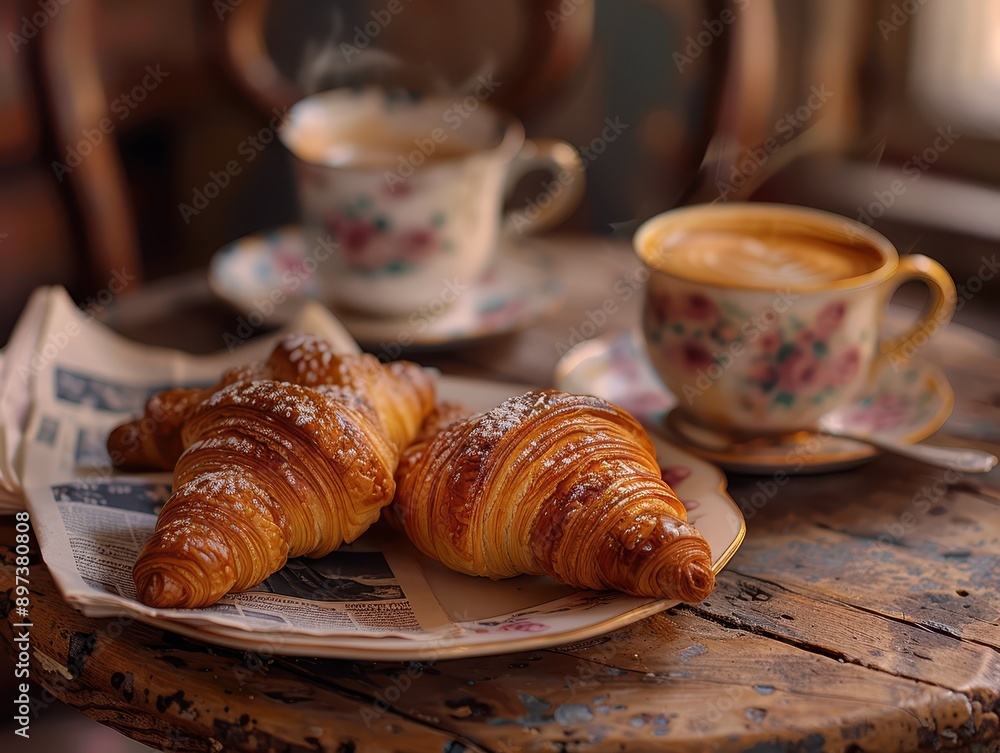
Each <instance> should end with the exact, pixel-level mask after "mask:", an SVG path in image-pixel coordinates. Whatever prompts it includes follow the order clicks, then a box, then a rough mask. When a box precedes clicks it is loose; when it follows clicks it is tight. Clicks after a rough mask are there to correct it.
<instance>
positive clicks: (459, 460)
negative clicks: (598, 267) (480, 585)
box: [396, 390, 715, 602]
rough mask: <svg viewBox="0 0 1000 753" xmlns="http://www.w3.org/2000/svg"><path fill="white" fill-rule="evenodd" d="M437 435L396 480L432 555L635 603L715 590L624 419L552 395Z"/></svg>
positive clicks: (598, 406)
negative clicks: (626, 596) (621, 595)
mask: <svg viewBox="0 0 1000 753" xmlns="http://www.w3.org/2000/svg"><path fill="white" fill-rule="evenodd" d="M429 423H431V424H433V425H432V427H431V429H430V430H425V432H424V436H423V437H422V440H421V441H418V442H417V443H416V444H414V445H413V446H412V447H411V448H410V449H408V450H407V452H406V453H404V456H403V459H402V461H401V463H400V466H399V469H398V470H397V473H396V482H397V491H396V506H397V507H396V515H397V517H398V520H399V522H400V523H401V525H402V527H403V529H404V530H405V531H406V533H407V534H408V536H409V537H410V539H411V540H412V541H413V542H414V544H415V545H416V546H417V547H418V548H419V549H420V550H421V551H422V552H424V553H425V554H427V555H428V556H430V557H433V558H435V559H438V560H440V561H441V562H443V563H444V564H445V565H447V566H448V567H450V568H452V569H454V570H457V571H459V572H463V573H467V574H470V575H482V576H488V577H491V578H506V577H510V576H513V575H517V574H546V575H549V576H551V577H552V578H554V579H555V580H557V581H559V582H561V583H565V584H568V585H573V586H577V587H580V588H588V589H605V588H613V589H618V590H620V591H625V592H627V593H630V594H635V595H637V596H651V597H660V598H676V599H680V600H683V601H692V602H693V601H700V600H701V599H703V598H705V597H706V596H707V595H708V594H709V593H710V592H711V591H712V588H713V587H714V584H715V576H714V573H713V570H712V557H711V551H710V549H709V546H708V543H707V542H706V541H705V539H704V538H703V537H702V535H701V534H700V533H699V532H698V531H697V530H696V529H695V528H694V527H693V526H691V525H689V524H688V523H687V512H686V510H685V509H684V505H683V504H682V503H681V502H680V500H679V499H678V498H677V496H676V495H675V494H674V493H673V491H672V490H671V489H670V487H669V486H668V485H667V484H666V483H665V482H664V481H663V480H662V478H661V476H660V469H659V466H658V465H657V463H656V457H655V448H654V447H653V444H652V442H651V440H650V439H649V436H648V434H646V432H645V430H643V429H642V427H641V426H640V425H639V424H638V423H637V422H636V421H635V419H634V418H632V416H630V415H629V414H628V413H626V412H625V411H623V410H621V409H619V408H617V407H616V406H614V405H611V404H610V403H607V402H605V401H603V400H600V399H598V398H594V397H588V396H581V395H571V394H568V393H564V392H558V391H555V390H548V391H532V392H528V393H526V394H524V395H521V396H519V397H515V398H511V399H510V400H507V401H506V402H504V403H503V404H501V405H500V406H498V407H497V408H495V409H493V410H491V411H488V412H486V413H483V414H480V415H477V416H472V417H467V418H461V419H458V420H456V421H454V422H453V423H450V424H447V425H445V426H443V427H441V424H442V423H443V422H441V421H440V419H438V418H435V417H433V416H432V418H431V419H429ZM435 431H436V433H435Z"/></svg>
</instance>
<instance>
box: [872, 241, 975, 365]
mask: <svg viewBox="0 0 1000 753" xmlns="http://www.w3.org/2000/svg"><path fill="white" fill-rule="evenodd" d="M910 280H919V281H920V282H922V283H924V284H925V285H926V286H927V287H928V288H929V289H930V292H931V299H930V303H929V304H928V306H927V308H926V309H925V310H924V312H923V313H922V314H921V315H920V318H919V319H917V321H916V323H915V324H914V325H913V326H912V327H911V328H910V329H909V331H907V332H906V333H905V334H903V335H901V336H899V337H896V338H893V339H891V340H886V341H885V342H883V343H882V356H881V358H880V359H879V360H878V361H877V363H881V362H884V361H888V362H889V363H890V364H891V365H892V366H893V367H896V368H898V367H899V366H900V365H903V364H906V363H907V362H908V361H909V360H910V358H911V357H912V356H913V354H914V353H916V351H917V350H919V349H920V348H922V347H923V346H924V345H926V344H927V342H928V341H929V340H930V339H931V337H932V336H933V335H934V334H935V332H937V330H938V328H939V327H943V326H945V325H946V324H947V323H948V322H950V321H951V317H952V315H954V313H955V301H956V298H957V294H956V290H955V282H954V280H952V279H951V275H949V274H948V273H947V272H946V271H945V268H944V267H942V266H941V265H940V264H938V263H937V262H936V261H934V260H933V259H930V258H928V257H926V256H922V255H921V254H911V255H909V256H904V257H901V258H900V260H899V267H898V268H897V269H896V273H895V274H894V275H893V276H892V278H891V279H890V280H889V288H888V292H887V293H886V297H885V300H886V303H888V301H889V298H890V297H891V296H892V294H893V293H894V292H895V291H896V289H897V288H898V287H899V286H900V285H902V284H903V283H904V282H909V281H910Z"/></svg>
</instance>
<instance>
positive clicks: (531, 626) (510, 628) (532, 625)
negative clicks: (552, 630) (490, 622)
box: [499, 620, 549, 633]
mask: <svg viewBox="0 0 1000 753" xmlns="http://www.w3.org/2000/svg"><path fill="white" fill-rule="evenodd" d="M499 629H500V630H502V631H503V632H506V633H542V632H544V631H546V630H548V629H549V626H548V625H544V624H542V623H541V622H532V621H531V620H519V621H518V622H509V623H507V624H506V625H501V626H500V628H499Z"/></svg>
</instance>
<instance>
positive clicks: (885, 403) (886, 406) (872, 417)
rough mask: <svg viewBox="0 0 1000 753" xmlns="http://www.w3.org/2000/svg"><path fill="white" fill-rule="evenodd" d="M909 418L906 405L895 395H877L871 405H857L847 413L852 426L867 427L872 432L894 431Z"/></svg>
mask: <svg viewBox="0 0 1000 753" xmlns="http://www.w3.org/2000/svg"><path fill="white" fill-rule="evenodd" d="M909 417H910V413H909V411H908V409H907V406H906V404H905V403H904V402H903V400H901V399H900V398H899V397H898V396H897V395H879V397H878V398H877V399H876V400H875V402H874V403H873V404H872V405H870V406H868V407H862V406H860V405H858V406H855V407H853V408H852V409H851V410H850V411H849V413H848V420H849V421H850V422H851V423H852V424H856V425H859V426H868V427H869V428H871V429H873V430H879V429H894V428H896V427H897V426H900V425H901V424H903V423H905V422H906V421H907V420H908V419H909Z"/></svg>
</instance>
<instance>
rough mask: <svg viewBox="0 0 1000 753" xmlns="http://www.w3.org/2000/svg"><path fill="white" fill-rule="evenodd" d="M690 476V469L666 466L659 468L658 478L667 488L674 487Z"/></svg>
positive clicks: (680, 466) (683, 466) (682, 466)
mask: <svg viewBox="0 0 1000 753" xmlns="http://www.w3.org/2000/svg"><path fill="white" fill-rule="evenodd" d="M690 475H691V469H690V468H688V467H687V466H685V465H668V466H666V467H665V468H660V478H662V479H663V481H664V483H665V484H666V485H667V486H671V487H672V486H676V485H677V484H679V483H680V482H681V481H683V480H684V479H686V478H687V477H688V476H690Z"/></svg>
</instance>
